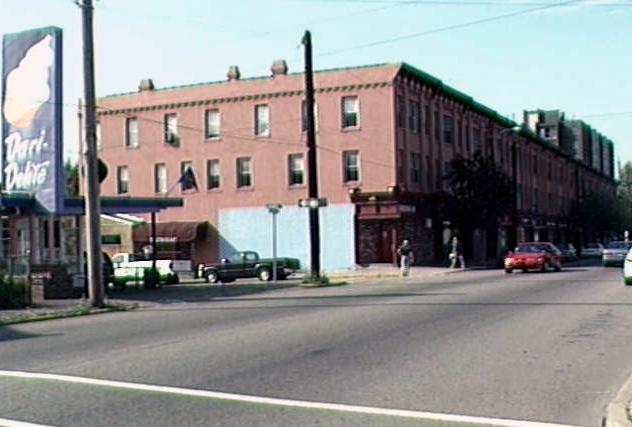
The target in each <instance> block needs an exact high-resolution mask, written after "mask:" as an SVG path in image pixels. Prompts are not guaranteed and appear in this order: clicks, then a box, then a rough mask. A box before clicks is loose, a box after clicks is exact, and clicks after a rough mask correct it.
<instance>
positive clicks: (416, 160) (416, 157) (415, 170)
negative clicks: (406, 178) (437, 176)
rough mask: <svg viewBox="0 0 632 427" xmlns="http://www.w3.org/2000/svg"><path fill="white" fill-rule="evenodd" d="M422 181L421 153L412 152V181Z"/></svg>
mask: <svg viewBox="0 0 632 427" xmlns="http://www.w3.org/2000/svg"><path fill="white" fill-rule="evenodd" d="M420 181H421V155H420V154H419V153H410V182H412V183H413V184H419V183H420Z"/></svg>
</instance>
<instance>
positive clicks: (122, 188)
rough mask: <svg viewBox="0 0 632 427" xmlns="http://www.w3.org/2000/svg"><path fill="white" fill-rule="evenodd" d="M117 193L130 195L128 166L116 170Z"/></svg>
mask: <svg viewBox="0 0 632 427" xmlns="http://www.w3.org/2000/svg"><path fill="white" fill-rule="evenodd" d="M116 192H117V193H118V194H127V193H129V167H127V166H119V167H117V168H116Z"/></svg>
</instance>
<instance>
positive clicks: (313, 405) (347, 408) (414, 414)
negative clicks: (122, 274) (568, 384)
mask: <svg viewBox="0 0 632 427" xmlns="http://www.w3.org/2000/svg"><path fill="white" fill-rule="evenodd" d="M0 376H5V377H13V378H29V379H40V380H52V381H63V382H69V383H74V384H89V385H97V386H104V387H113V388H122V389H127V390H141V391H149V392H156V393H169V394H177V395H182V396H195V397H205V398H210V399H221V400H230V401H236V402H247V403H255V404H260V405H271V406H286V407H293V408H303V409H321V410H327V411H339V412H351V413H359V414H371V415H381V416H389V417H400V418H414V419H423V420H435V421H448V422H458V423H470V424H485V425H493V426H503V427H576V426H571V425H568V424H553V423H541V422H535V421H520V420H507V419H501V418H484V417H473V416H467V415H452V414H439V413H434V412H423V411H413V410H406V409H389V408H379V407H373V406H358V405H345V404H338V403H325V402H310V401H306V400H291V399H280V398H274V397H261V396H251V395H247V394H236V393H224V392H217V391H208V390H196V389H189V388H182V387H171V386H160V385H151V384H140V383H131V382H124V381H111V380H100V379H95V378H86V377H76V376H70V375H59V374H46V373H38V372H22V371H5V370H0ZM0 425H2V424H0ZM9 426H10V427H13V425H9ZM15 426H19V425H18V424H16V425H15Z"/></svg>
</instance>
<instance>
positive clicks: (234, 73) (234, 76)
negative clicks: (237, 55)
mask: <svg viewBox="0 0 632 427" xmlns="http://www.w3.org/2000/svg"><path fill="white" fill-rule="evenodd" d="M226 77H228V81H229V82H232V81H233V80H239V78H240V77H241V73H240V72H239V67H238V66H236V65H231V66H230V67H228V73H226Z"/></svg>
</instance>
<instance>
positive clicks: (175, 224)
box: [133, 221, 210, 243]
mask: <svg viewBox="0 0 632 427" xmlns="http://www.w3.org/2000/svg"><path fill="white" fill-rule="evenodd" d="M209 228H210V223H209V222H208V221H204V222H199V221H170V222H157V223H156V240H159V241H160V240H163V241H164V240H172V241H178V242H193V241H195V240H204V239H205V238H206V233H207V231H208V229H209ZM133 239H134V242H141V243H142V242H149V241H150V239H151V224H143V225H141V226H137V227H135V228H134V231H133Z"/></svg>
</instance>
